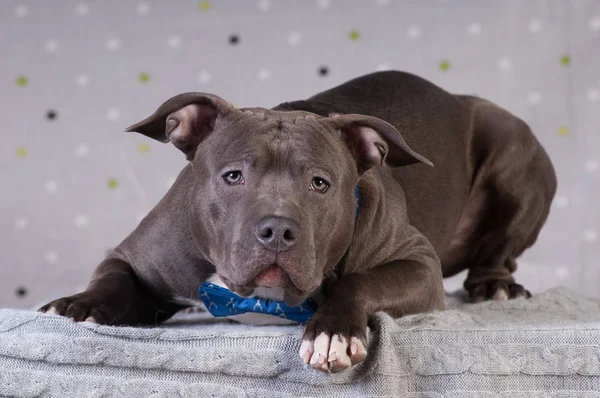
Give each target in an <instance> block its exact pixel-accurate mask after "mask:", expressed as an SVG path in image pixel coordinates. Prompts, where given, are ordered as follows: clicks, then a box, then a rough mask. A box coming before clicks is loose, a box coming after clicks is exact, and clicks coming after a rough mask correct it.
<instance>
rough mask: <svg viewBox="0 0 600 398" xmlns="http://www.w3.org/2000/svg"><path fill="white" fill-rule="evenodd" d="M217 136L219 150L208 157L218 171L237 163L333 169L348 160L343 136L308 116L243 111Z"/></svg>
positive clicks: (226, 123)
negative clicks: (306, 165) (301, 164)
mask: <svg viewBox="0 0 600 398" xmlns="http://www.w3.org/2000/svg"><path fill="white" fill-rule="evenodd" d="M214 135H218V137H214V138H215V139H216V140H218V145H217V147H218V148H219V150H218V151H214V150H210V151H209V153H207V155H208V156H210V157H211V158H212V162H211V163H213V164H214V165H215V166H216V167H220V166H223V167H224V166H225V165H227V164H228V163H230V162H235V161H245V162H256V161H260V163H263V164H265V163H266V166H267V167H274V166H276V165H279V166H282V165H290V166H297V163H308V164H312V165H316V166H319V167H327V166H329V167H331V165H332V164H335V163H340V162H341V163H345V161H346V160H347V158H348V156H349V150H348V149H347V148H346V147H345V145H344V144H343V140H342V136H341V132H340V131H339V130H337V129H336V128H334V127H333V126H332V124H331V123H328V122H327V120H326V118H324V117H321V116H318V115H314V114H311V113H308V112H281V111H271V110H267V109H262V108H252V109H243V110H242V111H241V113H239V114H238V115H237V117H235V118H232V119H231V120H226V121H223V125H222V128H219V129H218V130H217V131H215V134H214ZM210 147H213V148H214V145H211V146H210Z"/></svg>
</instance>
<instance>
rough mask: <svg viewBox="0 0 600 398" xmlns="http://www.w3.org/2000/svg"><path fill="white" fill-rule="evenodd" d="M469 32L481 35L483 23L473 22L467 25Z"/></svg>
mask: <svg viewBox="0 0 600 398" xmlns="http://www.w3.org/2000/svg"><path fill="white" fill-rule="evenodd" d="M467 32H469V34H470V35H471V36H477V35H479V34H480V33H481V24H480V23H479V22H473V23H471V24H469V26H468V27H467Z"/></svg>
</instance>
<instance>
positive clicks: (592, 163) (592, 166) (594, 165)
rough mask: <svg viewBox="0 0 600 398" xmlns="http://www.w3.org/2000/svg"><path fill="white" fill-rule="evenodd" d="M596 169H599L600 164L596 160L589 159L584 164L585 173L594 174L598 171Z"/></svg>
mask: <svg viewBox="0 0 600 398" xmlns="http://www.w3.org/2000/svg"><path fill="white" fill-rule="evenodd" d="M598 167H600V162H598V160H596V159H589V160H588V161H587V162H585V171H587V172H588V173H593V172H595V171H596V170H598Z"/></svg>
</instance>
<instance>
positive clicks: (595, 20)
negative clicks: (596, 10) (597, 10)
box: [588, 15, 600, 32]
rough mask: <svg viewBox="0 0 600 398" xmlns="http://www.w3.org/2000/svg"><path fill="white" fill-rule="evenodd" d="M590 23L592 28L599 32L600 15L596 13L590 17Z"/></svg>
mask: <svg viewBox="0 0 600 398" xmlns="http://www.w3.org/2000/svg"><path fill="white" fill-rule="evenodd" d="M588 25H589V26H590V29H591V30H593V31H594V32H597V31H599V30H600V15H594V16H593V17H591V18H590V21H589V22H588Z"/></svg>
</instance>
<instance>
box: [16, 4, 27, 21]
mask: <svg viewBox="0 0 600 398" xmlns="http://www.w3.org/2000/svg"><path fill="white" fill-rule="evenodd" d="M28 13H29V8H27V6H26V5H25V4H17V5H16V6H15V15H16V16H17V17H19V18H23V17H24V16H26V15H27V14H28Z"/></svg>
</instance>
